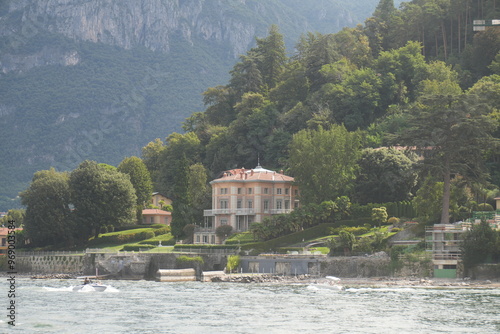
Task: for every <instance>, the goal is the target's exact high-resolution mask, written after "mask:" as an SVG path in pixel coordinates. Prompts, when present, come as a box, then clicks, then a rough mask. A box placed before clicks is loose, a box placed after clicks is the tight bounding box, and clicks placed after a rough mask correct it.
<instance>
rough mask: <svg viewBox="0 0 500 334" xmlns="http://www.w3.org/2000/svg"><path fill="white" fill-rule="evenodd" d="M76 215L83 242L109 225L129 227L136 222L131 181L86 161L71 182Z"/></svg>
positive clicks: (116, 172) (113, 171) (122, 175)
mask: <svg viewBox="0 0 500 334" xmlns="http://www.w3.org/2000/svg"><path fill="white" fill-rule="evenodd" d="M69 185H70V189H71V198H72V203H73V205H74V212H73V215H74V217H75V221H76V224H77V228H78V231H79V235H80V236H81V237H82V239H83V241H86V240H87V239H88V237H90V236H91V235H92V234H94V235H95V236H96V237H97V236H98V235H99V231H100V228H101V227H102V226H107V225H114V226H119V225H125V224H131V223H134V222H135V221H136V211H135V207H136V203H137V196H136V195H135V189H134V186H133V185H132V183H131V182H130V177H129V176H128V175H126V174H123V173H120V172H118V171H116V170H109V169H106V168H103V167H101V166H99V165H98V164H97V163H96V162H95V161H89V160H86V161H84V162H82V163H81V164H80V165H79V166H78V168H76V169H75V170H73V171H72V172H71V175H70V178H69Z"/></svg>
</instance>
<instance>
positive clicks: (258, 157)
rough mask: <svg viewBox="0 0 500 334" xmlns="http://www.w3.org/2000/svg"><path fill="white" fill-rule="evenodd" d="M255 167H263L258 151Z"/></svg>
mask: <svg viewBox="0 0 500 334" xmlns="http://www.w3.org/2000/svg"><path fill="white" fill-rule="evenodd" d="M255 168H262V167H261V165H260V153H257V167H255Z"/></svg>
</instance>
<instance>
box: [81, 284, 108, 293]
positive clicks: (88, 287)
mask: <svg viewBox="0 0 500 334" xmlns="http://www.w3.org/2000/svg"><path fill="white" fill-rule="evenodd" d="M107 288H108V286H107V285H104V284H100V283H86V284H79V285H77V286H74V287H73V291H99V292H102V291H104V290H106V289H107Z"/></svg>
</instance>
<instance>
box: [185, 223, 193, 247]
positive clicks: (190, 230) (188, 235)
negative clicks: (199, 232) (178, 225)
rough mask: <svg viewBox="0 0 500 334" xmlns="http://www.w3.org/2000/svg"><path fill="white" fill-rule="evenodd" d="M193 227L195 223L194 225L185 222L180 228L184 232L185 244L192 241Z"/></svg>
mask: <svg viewBox="0 0 500 334" xmlns="http://www.w3.org/2000/svg"><path fill="white" fill-rule="evenodd" d="M195 228H196V225H194V224H187V225H186V226H184V228H183V229H182V231H183V232H184V236H185V238H186V239H185V240H186V241H185V242H186V243H187V244H192V243H193V236H194V230H195Z"/></svg>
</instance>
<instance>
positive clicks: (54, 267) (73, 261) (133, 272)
mask: <svg viewBox="0 0 500 334" xmlns="http://www.w3.org/2000/svg"><path fill="white" fill-rule="evenodd" d="M183 255H184V256H201V257H202V258H203V265H202V266H200V267H199V268H195V269H196V272H197V275H201V272H203V271H213V270H221V269H223V268H224V267H225V266H226V262H227V256H225V255H220V254H185V253H183V254H179V253H136V252H119V253H86V254H81V255H77V254H62V253H55V252H54V253H50V252H47V253H40V254H37V253H29V254H28V253H27V254H19V255H18V256H17V258H16V270H17V272H19V273H30V274H61V273H66V274H72V275H89V276H90V275H95V274H96V271H97V272H98V273H99V275H103V276H104V275H106V276H108V278H114V279H150V280H153V279H155V275H156V272H157V271H158V270H159V269H179V268H177V262H176V259H177V257H179V256H183Z"/></svg>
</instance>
